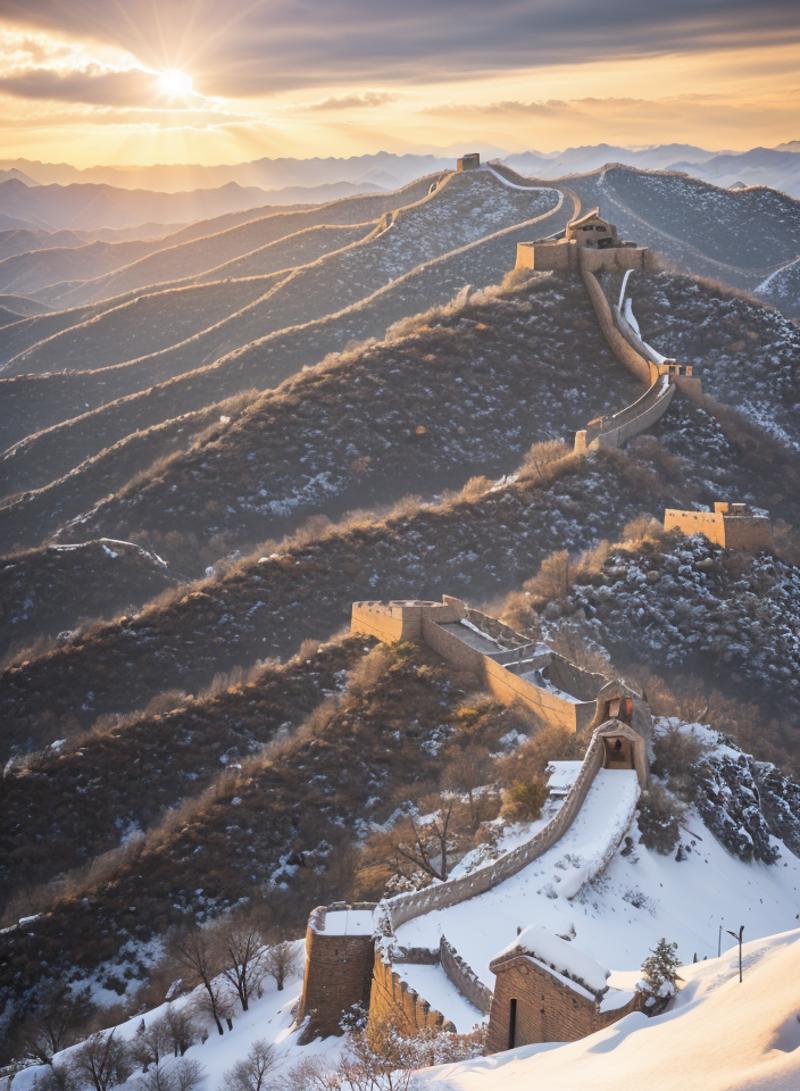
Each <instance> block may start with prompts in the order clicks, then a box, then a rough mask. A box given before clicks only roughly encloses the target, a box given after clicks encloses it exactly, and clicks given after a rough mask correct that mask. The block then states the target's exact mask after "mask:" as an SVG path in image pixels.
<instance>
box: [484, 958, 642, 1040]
mask: <svg viewBox="0 0 800 1091" xmlns="http://www.w3.org/2000/svg"><path fill="white" fill-rule="evenodd" d="M512 1000H516V1027H515V1033H514V1041H513V1042H512V1041H511V1036H510V1031H511V1028H510V1025H509V1024H510V1012H511V1001H512ZM639 1008H640V1001H639V998H638V996H636V995H634V997H633V998H632V999H630V1000H628V1002H627V1003H625V1004H624V1005H623V1006H622V1007H619V1008H612V1009H611V1010H610V1011H601V1010H600V1004H599V1003H598V1001H597V998H596V997H595V996H593V995H592V994H591V993H590V992H588V990H586V989H582V988H581V987H580V986H576V985H574V984H570V983H568V982H567V981H566V980H565V979H563V978H560V977H559V975H556V974H553V973H551V972H550V971H549V970H548V969H546V968H545V967H544V966H541V965H540V964H539V963H537V962H536V961H535V960H534V959H532V958H529V957H527V956H526V955H518V956H516V957H512V958H510V959H509V960H508V961H506V962H504V963H503V965H502V966H501V967H498V972H497V979H496V982H495V989H494V996H493V998H492V1008H491V1014H490V1016H489V1030H488V1033H487V1039H486V1052H487V1053H499V1052H501V1051H502V1050H505V1049H509V1048H512V1047H513V1046H520V1045H529V1044H532V1043H535V1042H574V1041H576V1040H577V1039H578V1038H584V1037H586V1035H587V1034H594V1033H595V1031H598V1030H602V1028H603V1027H607V1026H609V1025H610V1024H611V1023H615V1022H616V1021H617V1020H618V1019H621V1018H622V1017H623V1016H625V1015H628V1014H629V1013H630V1012H632V1011H637V1010H639Z"/></svg>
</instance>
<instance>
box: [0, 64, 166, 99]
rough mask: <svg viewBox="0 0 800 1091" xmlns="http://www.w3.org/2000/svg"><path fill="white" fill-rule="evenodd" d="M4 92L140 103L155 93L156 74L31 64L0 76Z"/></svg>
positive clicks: (16, 95)
mask: <svg viewBox="0 0 800 1091" xmlns="http://www.w3.org/2000/svg"><path fill="white" fill-rule="evenodd" d="M0 93H2V94H6V95H13V96H14V97H15V98H28V99H49V100H51V101H57V102H84V103H87V104H90V105H93V106H140V105H142V103H145V102H149V101H150V100H151V99H152V98H153V97H154V93H155V88H154V79H153V75H152V74H151V73H149V72H144V71H142V70H141V69H139V68H131V69H127V70H122V71H116V70H114V69H106V68H101V67H100V66H99V65H89V66H88V67H87V68H83V69H66V70H61V69H56V68H28V69H23V70H22V71H16V72H12V74H11V75H8V76H0Z"/></svg>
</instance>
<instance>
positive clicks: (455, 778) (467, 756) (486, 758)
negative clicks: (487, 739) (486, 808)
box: [442, 743, 494, 830]
mask: <svg viewBox="0 0 800 1091" xmlns="http://www.w3.org/2000/svg"><path fill="white" fill-rule="evenodd" d="M493 773H494V764H493V762H492V758H491V755H490V753H489V750H488V748H487V747H485V746H478V745H476V744H474V743H473V744H472V745H471V746H467V747H466V748H465V749H464V750H462V751H460V752H459V753H457V754H456V755H455V756H454V757H453V758H452V759H451V761H449V762H448V764H447V766H446V767H445V769H444V772H443V773H442V785H443V786H444V787H445V788H448V789H452V790H455V791H458V792H464V793H465V794H466V796H467V802H468V805H469V818H470V824H471V826H472V829H473V830H476V829H477V828H478V826H479V825H480V823H481V821H482V819H483V818H484V816H485V815H484V813H483V812H482V809H481V799H482V796H481V794H480V793H478V791H477V789H478V788H482V787H483V786H484V785H485V784H487V783H488V782H489V781H490V780H492V778H493Z"/></svg>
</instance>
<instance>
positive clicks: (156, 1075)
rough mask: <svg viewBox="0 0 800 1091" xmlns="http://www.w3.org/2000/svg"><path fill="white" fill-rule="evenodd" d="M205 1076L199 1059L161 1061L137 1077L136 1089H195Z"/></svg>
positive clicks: (160, 1090) (148, 1090) (152, 1090)
mask: <svg viewBox="0 0 800 1091" xmlns="http://www.w3.org/2000/svg"><path fill="white" fill-rule="evenodd" d="M205 1078H206V1074H205V1069H204V1068H203V1066H202V1065H201V1064H200V1062H199V1061H194V1060H187V1059H186V1058H183V1059H182V1060H178V1061H162V1062H161V1063H160V1064H157V1065H155V1066H154V1067H153V1068H151V1069H150V1071H149V1072H147V1073H146V1074H145V1075H143V1076H140V1077H139V1079H138V1080H137V1082H136V1091H195V1088H198V1087H200V1086H201V1084H203V1083H204V1082H205Z"/></svg>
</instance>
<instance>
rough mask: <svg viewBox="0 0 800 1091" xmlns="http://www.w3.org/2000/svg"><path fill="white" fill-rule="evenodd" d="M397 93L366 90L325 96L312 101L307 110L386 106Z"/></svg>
mask: <svg viewBox="0 0 800 1091" xmlns="http://www.w3.org/2000/svg"><path fill="white" fill-rule="evenodd" d="M396 99H397V95H390V94H389V92H388V91H365V92H364V94H361V95H341V96H339V97H336V96H334V97H331V98H324V99H322V100H321V101H320V102H312V103H311V105H310V106H307V107H306V109H307V110H361V109H364V108H368V107H372V106H384V105H385V104H386V103H387V102H395V101H396Z"/></svg>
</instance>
